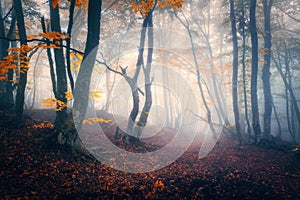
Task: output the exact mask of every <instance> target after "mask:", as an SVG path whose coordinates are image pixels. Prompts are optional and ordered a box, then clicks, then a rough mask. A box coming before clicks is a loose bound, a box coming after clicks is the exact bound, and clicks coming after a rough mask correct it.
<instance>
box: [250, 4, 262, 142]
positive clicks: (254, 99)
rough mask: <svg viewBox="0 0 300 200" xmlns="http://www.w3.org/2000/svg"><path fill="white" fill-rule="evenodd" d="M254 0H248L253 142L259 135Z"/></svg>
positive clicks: (256, 39)
mask: <svg viewBox="0 0 300 200" xmlns="http://www.w3.org/2000/svg"><path fill="white" fill-rule="evenodd" d="M255 13H256V0H251V1H250V24H249V30H250V34H251V45H252V60H251V63H252V68H251V106H252V127H253V130H254V142H255V143H257V142H258V137H259V136H260V135H261V129H260V122H259V111H258V100H257V74H258V38H257V30H256V16H255Z"/></svg>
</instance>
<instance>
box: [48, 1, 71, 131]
mask: <svg viewBox="0 0 300 200" xmlns="http://www.w3.org/2000/svg"><path fill="white" fill-rule="evenodd" d="M49 9H50V20H51V21H50V25H51V31H55V32H58V33H61V32H62V31H61V27H60V15H59V7H58V5H55V0H50V1H49ZM54 43H57V44H62V40H61V39H55V40H54ZM54 60H55V66H56V68H55V69H56V77H57V79H56V80H57V84H56V89H57V91H56V99H57V100H58V101H60V102H62V103H63V104H67V99H66V97H65V96H66V92H67V91H68V83H67V75H66V64H65V57H64V52H63V49H62V48H55V49H54ZM66 118H67V107H66V106H63V107H61V109H58V110H57V112H56V119H55V126H56V128H57V129H61V126H62V125H63V124H64V122H65V120H66Z"/></svg>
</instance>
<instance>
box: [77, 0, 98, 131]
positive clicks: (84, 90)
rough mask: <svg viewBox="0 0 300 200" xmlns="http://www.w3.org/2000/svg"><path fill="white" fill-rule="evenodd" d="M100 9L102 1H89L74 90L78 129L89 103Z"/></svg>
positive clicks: (96, 48)
mask: <svg viewBox="0 0 300 200" xmlns="http://www.w3.org/2000/svg"><path fill="white" fill-rule="evenodd" d="M101 8H102V0H89V5H88V35H87V41H86V46H85V51H84V57H83V61H82V64H81V66H80V70H79V73H78V76H77V79H76V84H75V89H74V105H73V109H74V112H73V113H75V116H74V119H75V121H76V123H77V124H78V125H79V128H80V124H81V123H82V121H83V120H84V116H85V113H86V110H87V106H88V101H89V91H90V90H89V88H90V82H91V76H92V72H93V69H94V64H95V60H96V55H97V50H98V45H99V40H100V22H101ZM86 59H88V61H86ZM85 61H86V62H85Z"/></svg>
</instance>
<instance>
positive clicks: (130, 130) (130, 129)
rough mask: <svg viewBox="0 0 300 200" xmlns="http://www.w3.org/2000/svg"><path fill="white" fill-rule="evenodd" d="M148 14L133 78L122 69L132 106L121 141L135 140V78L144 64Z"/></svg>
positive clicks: (137, 97)
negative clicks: (130, 95)
mask: <svg viewBox="0 0 300 200" xmlns="http://www.w3.org/2000/svg"><path fill="white" fill-rule="evenodd" d="M148 21H149V15H148V16H147V17H146V18H145V19H144V21H143V25H142V30H141V39H140V46H139V54H138V59H137V63H136V69H135V73H134V76H133V78H130V77H128V76H127V75H126V69H122V71H123V76H124V78H125V80H126V81H127V82H128V84H129V86H130V88H131V92H132V99H133V108H132V110H131V112H130V116H129V118H128V124H127V129H126V134H125V135H123V137H122V140H123V142H125V143H127V144H129V143H131V142H135V141H136V140H137V139H136V138H135V137H134V136H133V135H134V125H135V120H136V118H137V115H138V112H139V101H140V100H139V93H138V92H139V91H138V87H137V86H136V84H137V79H138V76H139V74H140V70H141V68H142V67H143V66H144V57H143V56H144V47H145V39H146V30H147V26H148Z"/></svg>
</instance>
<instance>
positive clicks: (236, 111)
mask: <svg viewBox="0 0 300 200" xmlns="http://www.w3.org/2000/svg"><path fill="white" fill-rule="evenodd" d="M230 19H231V32H232V45H233V61H232V65H233V73H232V102H233V112H234V119H235V128H236V132H237V135H238V137H239V141H240V143H242V136H241V130H240V129H241V128H240V117H239V106H238V94H237V79H238V40H237V31H236V20H235V8H234V0H230Z"/></svg>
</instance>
